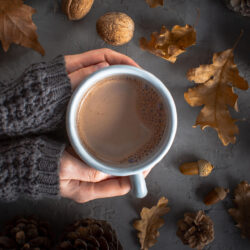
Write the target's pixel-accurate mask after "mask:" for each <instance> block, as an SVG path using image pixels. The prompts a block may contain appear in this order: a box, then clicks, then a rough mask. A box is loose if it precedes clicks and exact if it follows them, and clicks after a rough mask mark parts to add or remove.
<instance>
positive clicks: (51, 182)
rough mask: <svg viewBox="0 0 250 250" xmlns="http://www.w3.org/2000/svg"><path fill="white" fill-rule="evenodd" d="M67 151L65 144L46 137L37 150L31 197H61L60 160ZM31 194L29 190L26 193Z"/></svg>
mask: <svg viewBox="0 0 250 250" xmlns="http://www.w3.org/2000/svg"><path fill="white" fill-rule="evenodd" d="M64 149H65V145H64V144H60V143H57V142H56V141H52V140H49V139H47V138H45V137H43V138H42V140H41V141H40V143H39V146H38V148H37V151H38V152H37V155H39V158H38V160H37V168H36V169H34V170H35V171H37V173H36V175H37V177H36V178H35V181H34V182H32V183H30V188H31V189H30V190H31V193H30V195H31V196H32V197H33V198H35V199H37V198H41V197H56V196H59V195H60V185H59V168H60V158H61V156H62V153H63V151H64ZM27 192H29V191H28V190H27V191H26V192H25V191H24V193H27Z"/></svg>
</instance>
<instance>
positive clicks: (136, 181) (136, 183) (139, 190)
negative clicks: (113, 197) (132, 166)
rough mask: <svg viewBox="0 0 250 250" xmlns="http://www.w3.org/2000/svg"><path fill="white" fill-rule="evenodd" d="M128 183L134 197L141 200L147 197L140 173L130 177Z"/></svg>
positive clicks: (143, 180)
mask: <svg viewBox="0 0 250 250" xmlns="http://www.w3.org/2000/svg"><path fill="white" fill-rule="evenodd" d="M130 182H131V185H132V193H133V194H134V196H135V197H137V198H143V197H145V196H146V195H147V193H148V190H147V186H146V182H145V179H144V176H143V173H142V172H140V173H138V174H135V175H131V176H130Z"/></svg>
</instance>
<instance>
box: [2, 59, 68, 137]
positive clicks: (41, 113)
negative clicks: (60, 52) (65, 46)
mask: <svg viewBox="0 0 250 250" xmlns="http://www.w3.org/2000/svg"><path fill="white" fill-rule="evenodd" d="M71 92H72V90H71V84H70V80H69V78H68V76H67V72H66V69H65V62H64V57H63V56H58V57H56V58H55V59H54V60H52V61H51V62H49V63H45V62H42V63H37V64H33V65H31V66H30V67H29V68H28V69H26V70H25V72H24V73H23V74H22V76H21V77H19V78H18V79H17V80H15V81H12V82H10V83H8V84H5V85H4V86H1V88H0V137H1V136H18V135H26V134H30V133H40V132H47V131H51V130H53V129H55V128H56V127H57V126H58V124H59V123H60V122H62V121H63V119H64V115H65V110H66V106H67V103H68V101H69V99H70V96H71Z"/></svg>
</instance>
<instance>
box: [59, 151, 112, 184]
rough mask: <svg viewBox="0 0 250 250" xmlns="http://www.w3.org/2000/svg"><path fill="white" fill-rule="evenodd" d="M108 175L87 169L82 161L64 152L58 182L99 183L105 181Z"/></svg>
mask: <svg viewBox="0 0 250 250" xmlns="http://www.w3.org/2000/svg"><path fill="white" fill-rule="evenodd" d="M109 177H110V175H107V174H105V173H103V172H100V171H98V170H96V169H94V168H91V167H89V166H88V165H86V164H85V163H84V162H83V161H81V160H79V159H77V158H75V157H73V156H72V155H71V154H69V153H68V152H67V151H64V153H63V155H62V158H61V164H60V171H59V178H60V181H63V180H78V181H86V182H99V181H103V180H106V179H107V178H109Z"/></svg>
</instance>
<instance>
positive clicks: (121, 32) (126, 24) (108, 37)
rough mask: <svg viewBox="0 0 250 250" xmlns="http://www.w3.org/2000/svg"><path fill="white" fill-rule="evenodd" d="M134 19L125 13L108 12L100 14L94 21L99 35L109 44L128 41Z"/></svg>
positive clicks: (131, 33)
mask: <svg viewBox="0 0 250 250" xmlns="http://www.w3.org/2000/svg"><path fill="white" fill-rule="evenodd" d="M134 27H135V25H134V21H133V20H132V19H131V18H130V17H129V16H128V15H126V14H125V13H121V12H109V13H106V14H105V15H103V16H101V17H100V18H99V19H98V21H97V23H96V30H97V33H98V34H99V35H100V37H101V38H102V39H103V40H104V41H105V42H106V43H109V44H111V45H116V46H117V45H123V44H125V43H128V42H129V41H130V40H131V39H132V37H133V34H134V29H135V28H134Z"/></svg>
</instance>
